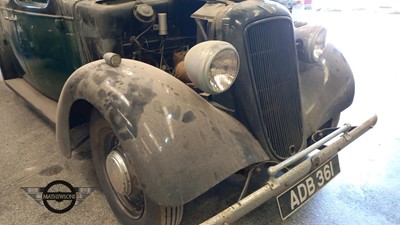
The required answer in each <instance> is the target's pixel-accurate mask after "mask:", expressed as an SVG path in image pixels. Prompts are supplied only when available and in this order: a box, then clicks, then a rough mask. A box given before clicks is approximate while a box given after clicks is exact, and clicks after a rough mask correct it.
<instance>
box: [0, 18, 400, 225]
mask: <svg viewBox="0 0 400 225" xmlns="http://www.w3.org/2000/svg"><path fill="white" fill-rule="evenodd" d="M294 16H295V17H296V18H302V19H304V20H308V21H314V22H318V23H322V24H325V25H326V26H327V27H328V29H329V34H330V36H329V38H330V40H331V41H332V42H334V43H336V45H337V46H338V47H339V49H341V50H342V51H343V52H344V54H345V56H346V57H347V59H348V61H349V63H350V64H351V66H352V68H353V72H354V75H355V78H356V96H355V100H354V104H353V105H352V106H351V107H350V108H349V109H348V110H346V111H345V112H344V113H343V114H342V118H341V124H343V123H344V122H350V123H352V124H354V125H356V124H358V123H360V122H361V121H363V120H364V119H367V118H368V117H370V116H371V115H373V114H374V113H376V114H378V116H379V121H378V124H377V126H376V127H375V128H374V129H373V130H371V131H370V132H368V133H367V134H366V135H364V136H363V137H362V138H360V139H359V140H358V141H356V142H355V143H353V144H351V145H350V146H349V147H348V148H347V149H346V150H345V151H343V152H342V153H340V154H339V157H340V163H341V170H342V172H341V173H340V174H339V175H338V177H337V178H335V179H334V180H333V181H332V182H331V183H330V184H329V185H327V186H326V187H325V188H324V189H322V190H321V191H320V192H319V193H318V194H317V195H316V196H315V197H314V198H313V199H311V200H310V201H309V202H308V204H306V205H305V206H304V207H303V208H301V209H300V210H299V211H298V212H296V213H295V214H294V215H293V216H291V217H290V218H288V219H287V220H286V221H284V222H282V221H281V220H280V217H279V212H278V209H277V206H276V203H275V200H271V201H269V202H267V203H266V204H264V205H262V206H261V207H259V208H258V209H256V210H255V211H253V212H251V213H250V214H248V215H247V216H246V217H244V218H242V219H241V220H239V221H238V222H236V223H235V224H236V225H265V224H296V225H297V224H310V225H311V224H346V225H351V224H371V225H373V224H377V225H381V224H385V225H389V224H400V214H399V213H398V212H399V211H398V210H399V208H400V191H399V189H398V187H400V164H399V163H398V162H400V133H399V132H398V129H397V126H399V125H400V123H399V119H398V115H400V107H399V100H398V98H399V96H400V88H399V85H398V84H399V83H400V74H399V70H398V65H399V63H400V57H399V52H400V43H399V40H400V30H398V28H399V24H400V15H393V14H387V13H381V12H367V11H362V12H353V14H350V13H349V12H343V13H340V12H318V13H316V12H300V11H299V12H294ZM0 96H1V98H0V115H1V116H0V127H1V135H0V143H1V146H2V147H1V154H2V157H0V178H1V181H0V224H18V225H19V224H42V225H47V224H52V225H53V224H88V225H90V224H93V225H94V224H110V225H112V224H118V221H117V220H116V219H115V218H114V216H113V214H112V213H111V210H110V209H109V207H108V205H107V203H106V201H105V198H104V196H103V194H102V192H101V190H100V189H99V188H96V191H94V192H93V193H92V194H91V195H90V196H89V197H87V198H86V199H85V200H84V201H83V203H81V204H80V205H79V206H77V207H74V208H73V209H72V210H71V211H69V212H68V213H66V214H61V215H58V214H54V213H51V212H49V211H48V210H47V209H46V208H45V207H42V206H40V205H39V204H37V203H36V202H35V201H34V200H33V199H32V198H31V197H30V196H28V195H27V194H26V193H25V192H24V191H23V190H22V189H21V188H20V187H35V186H36V187H40V186H42V187H43V186H45V185H46V184H48V183H49V182H51V181H53V180H56V179H63V180H67V181H68V182H70V183H72V184H73V185H74V186H79V187H98V186H99V185H98V182H97V180H96V177H95V173H94V169H93V166H92V163H91V160H90V154H88V152H87V149H88V146H86V148H82V151H81V152H78V153H75V154H74V156H73V158H72V159H70V160H67V159H64V158H63V157H62V156H61V154H60V152H59V151H58V149H57V146H56V141H55V130H54V128H53V127H52V126H51V125H49V124H47V123H46V121H44V120H43V119H41V117H39V116H38V115H37V114H36V113H35V112H34V111H33V110H32V109H31V108H30V107H29V106H27V104H26V103H25V102H24V101H22V100H21V99H20V98H18V97H17V96H16V95H15V94H14V93H13V92H11V91H10V90H9V89H8V88H6V87H5V85H4V83H3V82H0ZM243 182H244V179H243V178H241V177H232V178H231V179H229V180H227V181H226V182H223V183H222V184H220V185H218V186H217V187H215V188H214V189H212V190H211V191H209V192H208V193H206V194H205V195H203V196H201V197H200V198H198V199H196V200H194V201H193V202H192V203H189V204H188V205H187V206H186V208H185V214H184V222H183V223H182V224H183V225H192V224H198V223H199V222H201V221H203V220H205V219H206V218H207V217H210V216H212V215H214V214H216V213H217V212H218V211H220V210H222V209H223V208H224V207H227V206H229V205H230V204H232V203H233V202H234V201H235V199H237V197H238V195H239V193H240V188H241V185H242V183H243Z"/></svg>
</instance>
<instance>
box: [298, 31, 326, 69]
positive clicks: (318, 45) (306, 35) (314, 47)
mask: <svg viewBox="0 0 400 225" xmlns="http://www.w3.org/2000/svg"><path fill="white" fill-rule="evenodd" d="M295 33H296V45H297V52H298V54H299V58H300V59H301V60H303V61H306V62H311V63H313V62H319V61H321V60H322V58H321V56H322V54H324V51H325V47H326V33H327V30H326V29H325V28H324V27H322V26H311V25H306V26H302V27H299V28H297V29H296V31H295Z"/></svg>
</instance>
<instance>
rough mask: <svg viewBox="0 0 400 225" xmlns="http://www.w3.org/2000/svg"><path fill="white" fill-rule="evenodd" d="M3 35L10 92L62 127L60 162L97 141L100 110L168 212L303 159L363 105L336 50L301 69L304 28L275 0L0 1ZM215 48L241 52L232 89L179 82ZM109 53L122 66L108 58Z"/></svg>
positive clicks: (0, 51)
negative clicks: (187, 62) (242, 178)
mask: <svg viewBox="0 0 400 225" xmlns="http://www.w3.org/2000/svg"><path fill="white" fill-rule="evenodd" d="M144 5H145V6H144ZM149 7H150V8H151V10H150V9H149ZM202 7H206V8H207V7H211V9H212V10H207V9H206V10H204V11H201V10H199V9H204V8H202ZM198 10H199V11H198ZM152 12H153V13H152ZM160 14H166V15H167V21H168V22H167V27H168V29H167V34H165V33H162V32H161V31H160V29H161V26H162V25H160V22H158V21H157V18H158V17H161V16H160ZM158 19H159V18H158ZM0 29H1V32H0V41H1V42H0V66H1V70H2V73H3V78H4V80H5V83H6V84H7V85H8V86H9V87H10V88H11V89H13V90H14V91H16V92H17V93H19V94H20V95H21V96H22V97H23V98H25V99H26V100H27V101H28V102H30V103H31V104H33V105H34V106H35V107H36V108H37V109H38V111H39V112H41V113H42V114H44V115H45V116H46V117H47V118H49V119H50V120H51V121H52V122H54V123H56V126H57V140H58V143H59V147H60V149H61V151H62V153H63V154H64V155H65V156H67V157H70V156H71V151H72V150H74V149H75V148H76V147H77V146H79V145H80V144H81V143H82V141H83V140H85V139H86V138H87V137H88V133H89V129H88V128H87V126H86V127H85V124H86V125H87V124H88V123H89V121H90V116H91V112H92V111H93V109H96V110H97V111H99V112H100V113H101V115H102V116H103V117H104V118H105V119H106V120H107V122H108V123H109V124H110V126H111V127H112V128H113V130H114V132H115V133H116V136H117V137H118V139H119V140H120V141H121V145H123V147H124V149H125V150H126V151H127V152H129V153H128V154H127V155H130V157H132V162H133V164H134V165H135V166H137V167H138V168H139V169H137V171H136V173H137V174H138V176H139V177H141V182H142V185H143V187H144V193H145V194H146V195H147V196H148V197H149V199H151V200H152V201H153V202H156V203H157V204H160V205H169V206H177V205H182V204H184V203H187V202H189V201H191V200H193V199H194V198H195V197H197V196H199V195H200V194H202V193H204V192H205V191H207V190H208V189H210V188H211V187H213V186H215V185H216V184H218V183H219V182H221V181H222V180H224V179H226V178H227V177H229V176H230V175H232V174H234V173H236V172H238V171H240V170H242V169H244V168H247V167H249V166H251V165H254V164H257V163H260V162H265V161H275V162H276V161H282V160H284V159H286V158H289V157H291V156H293V155H296V154H297V153H298V152H300V151H301V150H303V149H304V148H306V147H307V146H308V140H309V137H310V136H311V135H312V134H314V133H315V132H316V131H317V130H318V129H320V128H325V127H330V126H331V125H335V122H334V120H335V118H337V116H338V115H339V114H340V112H342V111H343V110H344V109H346V108H347V107H348V106H350V105H351V103H352V100H353V96H354V79H353V75H352V72H351V69H350V67H349V65H348V63H347V62H346V60H345V58H344V57H343V55H342V54H341V53H340V52H339V51H338V50H337V49H336V48H335V47H333V46H332V45H330V44H328V45H327V47H326V50H325V53H324V54H323V58H324V59H323V60H321V61H320V62H310V61H307V60H304V59H302V58H301V55H302V54H303V53H304V51H305V50H304V49H301V46H300V44H299V43H302V42H303V41H304V43H305V41H307V40H300V39H301V38H300V36H297V34H298V33H300V31H299V29H301V28H296V27H294V24H293V21H292V18H291V14H290V13H289V11H288V10H287V9H286V8H285V7H283V6H281V5H279V4H276V3H273V2H270V1H265V2H264V1H256V0H254V1H235V2H234V1H210V2H208V3H206V4H205V3H204V2H203V1H197V0H143V1H130V0H68V1H65V0H48V1H44V0H29V1H25V0H23V1H21V0H0ZM214 39H217V40H221V41H225V42H229V43H230V44H232V45H233V46H234V47H235V48H236V49H237V52H238V53H239V58H240V69H239V73H238V77H237V79H236V81H235V83H234V85H233V86H232V87H231V88H230V89H229V90H228V91H226V92H224V93H223V94H220V95H205V94H204V93H201V91H199V90H198V89H196V88H193V85H192V84H190V83H189V84H188V82H186V81H185V80H184V79H182V80H178V79H176V78H174V77H173V76H172V75H175V77H178V78H179V76H178V75H176V73H177V70H178V65H179V63H180V62H181V61H182V60H183V58H180V59H179V60H177V58H179V55H180V54H183V55H184V54H186V52H187V51H188V49H190V48H191V47H193V46H195V45H196V44H197V43H200V42H204V41H207V40H214ZM108 52H113V53H117V54H119V55H121V56H122V58H124V59H123V60H122V63H121V65H120V66H112V65H109V64H107V63H105V62H104V60H101V59H102V57H103V55H104V54H105V53H108ZM176 60H177V61H176ZM57 104H58V105H57ZM56 108H57V111H56ZM49 109H53V110H50V111H51V112H48V111H49ZM80 127H83V132H76V130H78V128H80ZM149 143H151V145H150V144H149ZM154 177H157V179H154Z"/></svg>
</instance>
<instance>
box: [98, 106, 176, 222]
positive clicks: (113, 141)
mask: <svg viewBox="0 0 400 225" xmlns="http://www.w3.org/2000/svg"><path fill="white" fill-rule="evenodd" d="M90 145H91V150H92V156H93V163H94V167H95V170H96V173H97V177H98V179H99V183H100V186H101V188H102V189H103V192H104V194H105V196H106V198H107V201H108V204H109V205H110V207H111V209H112V210H113V212H114V214H115V215H116V217H117V218H118V219H119V221H120V222H121V223H122V224H130V225H179V224H180V222H181V220H182V215H183V206H177V207H165V206H160V205H158V204H156V203H154V202H152V201H151V200H150V199H148V198H146V195H145V194H144V192H143V189H142V186H141V184H140V179H139V177H138V176H137V175H136V172H135V168H134V165H132V163H127V162H128V160H127V159H126V152H125V151H124V149H122V147H121V146H120V144H119V141H118V138H117V137H116V135H115V133H114V131H113V129H112V128H111V126H110V125H109V124H108V122H107V121H106V120H105V119H104V118H103V117H102V115H101V114H100V113H99V112H98V111H97V110H93V113H92V116H91V119H90Z"/></svg>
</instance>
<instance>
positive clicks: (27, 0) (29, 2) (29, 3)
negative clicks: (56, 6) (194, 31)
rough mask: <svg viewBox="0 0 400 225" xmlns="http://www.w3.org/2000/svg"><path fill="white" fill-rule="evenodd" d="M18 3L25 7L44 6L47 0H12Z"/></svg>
mask: <svg viewBox="0 0 400 225" xmlns="http://www.w3.org/2000/svg"><path fill="white" fill-rule="evenodd" d="M14 1H15V2H16V3H17V4H18V5H20V6H23V7H27V8H46V6H47V4H48V3H49V0H14Z"/></svg>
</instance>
